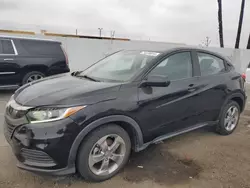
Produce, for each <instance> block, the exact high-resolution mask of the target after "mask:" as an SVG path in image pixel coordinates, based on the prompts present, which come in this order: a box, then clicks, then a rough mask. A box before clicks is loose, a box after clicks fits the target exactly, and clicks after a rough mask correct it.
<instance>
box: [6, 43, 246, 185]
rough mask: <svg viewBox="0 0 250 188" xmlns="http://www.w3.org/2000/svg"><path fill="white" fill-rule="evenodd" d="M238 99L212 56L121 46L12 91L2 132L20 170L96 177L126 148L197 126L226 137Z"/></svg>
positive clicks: (116, 165) (107, 172)
mask: <svg viewBox="0 0 250 188" xmlns="http://www.w3.org/2000/svg"><path fill="white" fill-rule="evenodd" d="M245 101H246V95H245V90H244V79H243V78H242V76H241V74H239V73H237V72H236V71H235V69H234V67H233V65H232V64H231V63H230V62H229V60H227V59H226V58H224V57H222V56H220V55H218V54H215V53H212V52H209V51H206V50H202V49H189V48H178V49H171V50H167V51H146V50H144V51H143V50H141V51H139V50H125V51H120V52H117V53H114V54H112V55H110V56H108V57H106V58H104V59H102V60H100V61H99V62H97V63H96V64H94V65H92V66H91V67H89V68H88V69H86V70H85V71H79V72H74V73H72V74H67V73H66V74H62V75H57V76H53V77H50V78H49V77H48V78H45V79H42V80H38V81H34V82H31V83H29V84H26V85H24V86H22V87H21V88H19V89H18V90H17V91H16V92H15V94H14V95H13V96H12V97H11V99H10V101H9V102H8V104H7V106H6V114H5V125H4V127H5V137H6V139H7V141H8V142H9V143H10V145H11V147H12V148H13V152H14V154H15V155H16V157H17V159H18V162H19V163H18V167H20V168H21V169H25V170H29V171H33V172H40V173H47V174H54V175H65V174H70V173H75V172H76V171H77V172H78V173H79V174H80V175H81V176H82V177H84V178H85V179H86V180H89V181H103V180H106V179H108V178H111V177H112V176H114V175H115V174H116V173H117V172H118V171H119V170H120V169H121V168H122V167H123V166H124V165H125V164H126V162H127V161H128V159H129V155H130V151H131V150H134V151H136V152H138V151H141V150H143V149H145V148H146V147H147V146H148V145H149V144H152V143H157V142H159V141H161V140H164V139H167V138H170V137H173V136H176V135H179V134H182V133H186V132H188V131H192V130H195V129H198V128H201V127H204V126H214V127H215V130H216V132H218V133H219V134H222V135H229V134H231V133H232V132H233V131H234V130H235V128H236V126H237V124H238V121H239V117H240V113H241V112H242V111H243V109H244V106H245Z"/></svg>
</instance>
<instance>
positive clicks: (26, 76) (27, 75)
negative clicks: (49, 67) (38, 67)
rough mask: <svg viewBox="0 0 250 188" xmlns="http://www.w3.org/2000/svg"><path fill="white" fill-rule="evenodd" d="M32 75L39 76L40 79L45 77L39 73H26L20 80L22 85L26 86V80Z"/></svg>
mask: <svg viewBox="0 0 250 188" xmlns="http://www.w3.org/2000/svg"><path fill="white" fill-rule="evenodd" d="M33 75H40V76H41V77H42V78H44V77H45V75H44V74H43V73H41V72H39V71H31V72H28V73H26V74H25V75H24V77H23V80H22V85H24V84H27V83H28V79H29V78H30V77H31V76H33Z"/></svg>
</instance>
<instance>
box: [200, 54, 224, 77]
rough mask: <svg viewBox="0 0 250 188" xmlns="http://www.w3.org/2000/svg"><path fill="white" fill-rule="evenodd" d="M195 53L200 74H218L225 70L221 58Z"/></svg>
mask: <svg viewBox="0 0 250 188" xmlns="http://www.w3.org/2000/svg"><path fill="white" fill-rule="evenodd" d="M197 54H198V59H199V64H200V69H201V76H208V75H213V74H218V73H220V72H224V71H225V70H226V69H225V65H224V60H223V59H220V58H218V57H216V56H213V55H210V54H206V53H197Z"/></svg>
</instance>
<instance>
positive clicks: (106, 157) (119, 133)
mask: <svg viewBox="0 0 250 188" xmlns="http://www.w3.org/2000/svg"><path fill="white" fill-rule="evenodd" d="M130 150H131V141H130V138H129V135H128V134H127V132H126V131H125V130H124V129H123V128H121V127H119V126H118V125H105V126H103V127H100V128H98V129H96V130H94V131H93V132H92V133H90V135H88V136H87V138H86V139H84V141H83V143H82V144H81V147H80V149H79V152H78V158H77V170H78V172H79V173H80V175H81V176H82V177H83V178H85V179H86V180H88V181H94V182H99V181H104V180H107V179H109V178H111V177H112V176H114V175H115V174H117V173H118V172H119V170H120V169H121V168H122V167H123V166H124V165H125V164H126V163H127V161H128V158H129V155H130Z"/></svg>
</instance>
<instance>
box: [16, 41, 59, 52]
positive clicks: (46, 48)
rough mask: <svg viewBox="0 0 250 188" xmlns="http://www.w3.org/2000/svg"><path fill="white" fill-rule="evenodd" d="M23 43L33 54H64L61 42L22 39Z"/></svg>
mask: <svg viewBox="0 0 250 188" xmlns="http://www.w3.org/2000/svg"><path fill="white" fill-rule="evenodd" d="M21 44H22V46H23V47H24V49H25V50H26V51H27V52H28V53H29V54H31V55H63V51H62V49H61V46H60V44H59V43H54V42H48V41H38V40H21Z"/></svg>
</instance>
